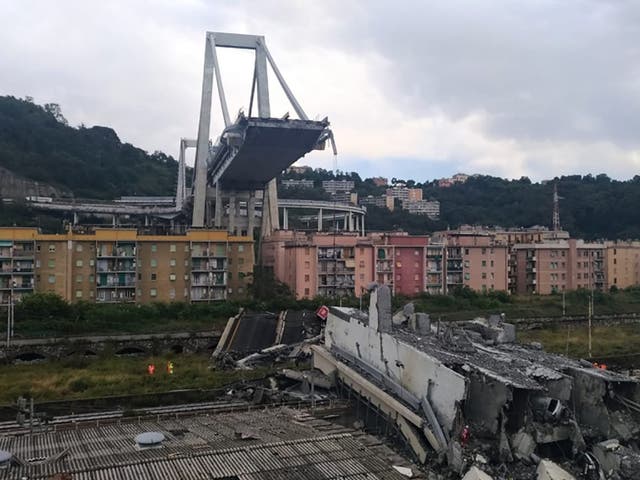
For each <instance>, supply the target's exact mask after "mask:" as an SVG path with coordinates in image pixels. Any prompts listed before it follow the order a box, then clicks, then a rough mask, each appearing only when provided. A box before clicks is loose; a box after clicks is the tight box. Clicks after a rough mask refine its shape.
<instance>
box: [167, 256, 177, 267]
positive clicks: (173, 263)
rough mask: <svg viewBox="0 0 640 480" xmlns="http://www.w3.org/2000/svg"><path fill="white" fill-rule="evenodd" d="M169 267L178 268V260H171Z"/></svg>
mask: <svg viewBox="0 0 640 480" xmlns="http://www.w3.org/2000/svg"><path fill="white" fill-rule="evenodd" d="M169 266H170V267H175V266H176V259H175V258H172V259H171V260H169Z"/></svg>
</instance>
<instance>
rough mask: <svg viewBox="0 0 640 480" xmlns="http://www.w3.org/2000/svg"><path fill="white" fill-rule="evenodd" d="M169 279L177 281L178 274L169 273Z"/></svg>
mask: <svg viewBox="0 0 640 480" xmlns="http://www.w3.org/2000/svg"><path fill="white" fill-rule="evenodd" d="M169 280H170V281H172V282H175V281H176V274H175V273H171V274H169Z"/></svg>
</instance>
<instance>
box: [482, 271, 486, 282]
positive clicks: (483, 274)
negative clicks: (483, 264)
mask: <svg viewBox="0 0 640 480" xmlns="http://www.w3.org/2000/svg"><path fill="white" fill-rule="evenodd" d="M485 278H487V272H482V279H483V280H484V279H485Z"/></svg>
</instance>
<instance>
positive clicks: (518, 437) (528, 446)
mask: <svg viewBox="0 0 640 480" xmlns="http://www.w3.org/2000/svg"><path fill="white" fill-rule="evenodd" d="M511 446H512V447H513V454H514V455H515V457H516V458H518V459H520V460H526V461H528V460H529V459H530V458H531V454H532V453H533V452H534V451H535V449H536V441H535V440H534V439H533V436H532V435H531V434H529V433H527V432H525V431H523V430H521V431H519V432H518V433H516V434H514V435H513V437H512V438H511Z"/></svg>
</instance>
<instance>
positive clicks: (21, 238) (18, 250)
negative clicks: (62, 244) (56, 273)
mask: <svg viewBox="0 0 640 480" xmlns="http://www.w3.org/2000/svg"><path fill="white" fill-rule="evenodd" d="M35 252H36V239H35V235H34V231H33V229H31V228H12V229H8V230H7V231H6V232H2V235H0V306H7V305H9V304H10V303H11V302H16V301H18V300H20V298H21V297H22V296H23V295H26V294H29V293H33V292H34V290H35V276H34V269H35Z"/></svg>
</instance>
